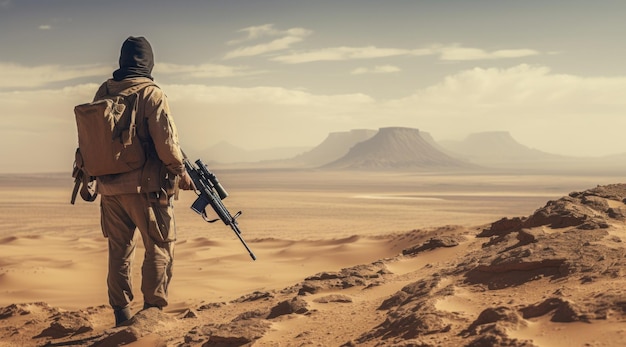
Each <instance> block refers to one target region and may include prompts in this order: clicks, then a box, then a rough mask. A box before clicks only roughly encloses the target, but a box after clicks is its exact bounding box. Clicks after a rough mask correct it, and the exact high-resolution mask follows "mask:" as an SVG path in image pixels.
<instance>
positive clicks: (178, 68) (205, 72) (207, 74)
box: [155, 63, 264, 79]
mask: <svg viewBox="0 0 626 347" xmlns="http://www.w3.org/2000/svg"><path fill="white" fill-rule="evenodd" d="M155 70H156V71H158V73H159V74H168V75H177V76H178V77H180V78H183V79H185V78H219V77H235V76H250V75H257V74H261V73H264V72H263V71H260V70H251V69H250V68H248V67H245V66H229V65H219V64H200V65H180V64H171V63H157V64H156V66H155Z"/></svg>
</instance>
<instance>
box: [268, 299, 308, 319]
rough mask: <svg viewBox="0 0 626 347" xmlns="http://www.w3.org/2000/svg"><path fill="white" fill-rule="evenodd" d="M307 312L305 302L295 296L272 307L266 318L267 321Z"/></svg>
mask: <svg viewBox="0 0 626 347" xmlns="http://www.w3.org/2000/svg"><path fill="white" fill-rule="evenodd" d="M308 311H309V309H308V304H307V302H306V301H305V300H304V299H302V298H301V297H298V296H296V297H295V298H293V299H291V300H285V301H281V302H280V303H278V305H276V306H274V307H273V308H272V309H271V311H270V313H269V315H268V316H267V319H273V318H276V317H279V316H283V315H286V314H292V313H297V314H303V313H306V312H308Z"/></svg>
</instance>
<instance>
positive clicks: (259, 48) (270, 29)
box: [224, 24, 312, 59]
mask: <svg viewBox="0 0 626 347" xmlns="http://www.w3.org/2000/svg"><path fill="white" fill-rule="evenodd" d="M240 31H242V32H246V33H248V35H247V36H246V37H245V38H243V39H240V40H234V41H229V44H231V45H232V44H238V43H242V42H247V41H250V40H255V39H259V38H265V37H268V36H269V37H278V38H276V39H273V40H271V41H269V42H264V43H259V44H256V45H251V46H245V47H240V48H237V49H235V50H232V51H230V52H228V53H226V55H225V56H224V59H233V58H240V57H251V56H257V55H262V54H266V53H271V52H276V51H282V50H285V49H288V48H289V47H291V46H292V45H293V44H295V43H298V42H301V41H303V40H304V38H305V37H307V36H309V35H311V34H312V31H310V30H307V29H304V28H291V29H288V30H277V29H275V28H274V26H273V25H272V24H266V25H262V26H257V27H248V28H245V29H242V30H240Z"/></svg>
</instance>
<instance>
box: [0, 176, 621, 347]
mask: <svg viewBox="0 0 626 347" xmlns="http://www.w3.org/2000/svg"><path fill="white" fill-rule="evenodd" d="M625 199H626V185H623V184H615V185H607V186H598V187H596V188H593V189H589V190H586V191H582V192H573V193H571V194H569V196H565V197H562V198H561V199H558V200H555V201H549V202H547V204H546V205H545V206H544V207H542V208H539V209H538V210H537V211H535V213H533V214H532V215H530V216H525V217H514V218H503V219H501V220H498V221H496V222H494V223H492V224H489V225H484V226H480V227H470V228H468V227H460V226H444V227H440V228H436V229H432V230H414V231H411V232H408V233H405V234H400V235H393V236H390V237H381V239H383V240H384V242H385V243H386V244H387V246H388V247H396V248H398V249H401V250H402V251H401V252H399V253H398V255H397V256H395V257H390V258H386V259H380V260H378V261H375V262H372V263H369V264H362V265H358V266H354V267H350V268H344V269H333V270H332V271H328V272H321V273H317V274H311V275H310V276H308V277H305V278H303V280H302V281H301V282H300V283H296V284H294V285H292V286H289V287H286V288H276V289H273V290H269V291H263V292H252V293H249V294H247V295H244V296H241V297H239V298H237V299H235V300H232V301H229V302H211V301H207V302H202V303H199V304H197V305H195V306H191V307H187V308H185V309H177V310H174V311H165V312H162V311H159V310H157V309H148V310H145V311H141V312H139V313H137V314H136V315H135V316H134V317H133V318H132V319H131V320H130V321H129V322H127V324H125V325H124V326H122V327H118V328H112V327H111V325H112V318H111V317H112V312H111V310H110V308H108V307H106V306H98V307H88V308H84V309H81V310H77V311H65V310H61V309H59V308H56V307H51V306H49V305H48V304H46V303H44V302H34V303H16V304H13V305H9V306H6V307H2V308H0V346H119V345H129V346H178V347H187V346H247V345H254V346H391V345H393V346H422V347H431V346H432V347H435V346H437V347H438V346H467V347H482V346H485V347H487V346H511V347H531V346H623V345H626V277H625V273H626V247H625V243H624V241H626V205H625V203H624V202H625V201H626V200H625Z"/></svg>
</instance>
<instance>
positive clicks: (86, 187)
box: [70, 148, 98, 205]
mask: <svg viewBox="0 0 626 347" xmlns="http://www.w3.org/2000/svg"><path fill="white" fill-rule="evenodd" d="M72 177H73V178H74V189H73V190H72V198H71V200H70V203H71V204H72V205H74V203H75V202H76V195H78V191H79V189H80V197H81V198H82V199H83V200H85V201H88V202H92V201H94V200H96V197H98V193H97V192H96V178H95V177H94V176H90V175H88V174H87V173H85V170H83V157H82V156H81V154H80V149H79V148H76V159H75V160H74V170H73V171H72ZM81 185H82V188H81Z"/></svg>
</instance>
